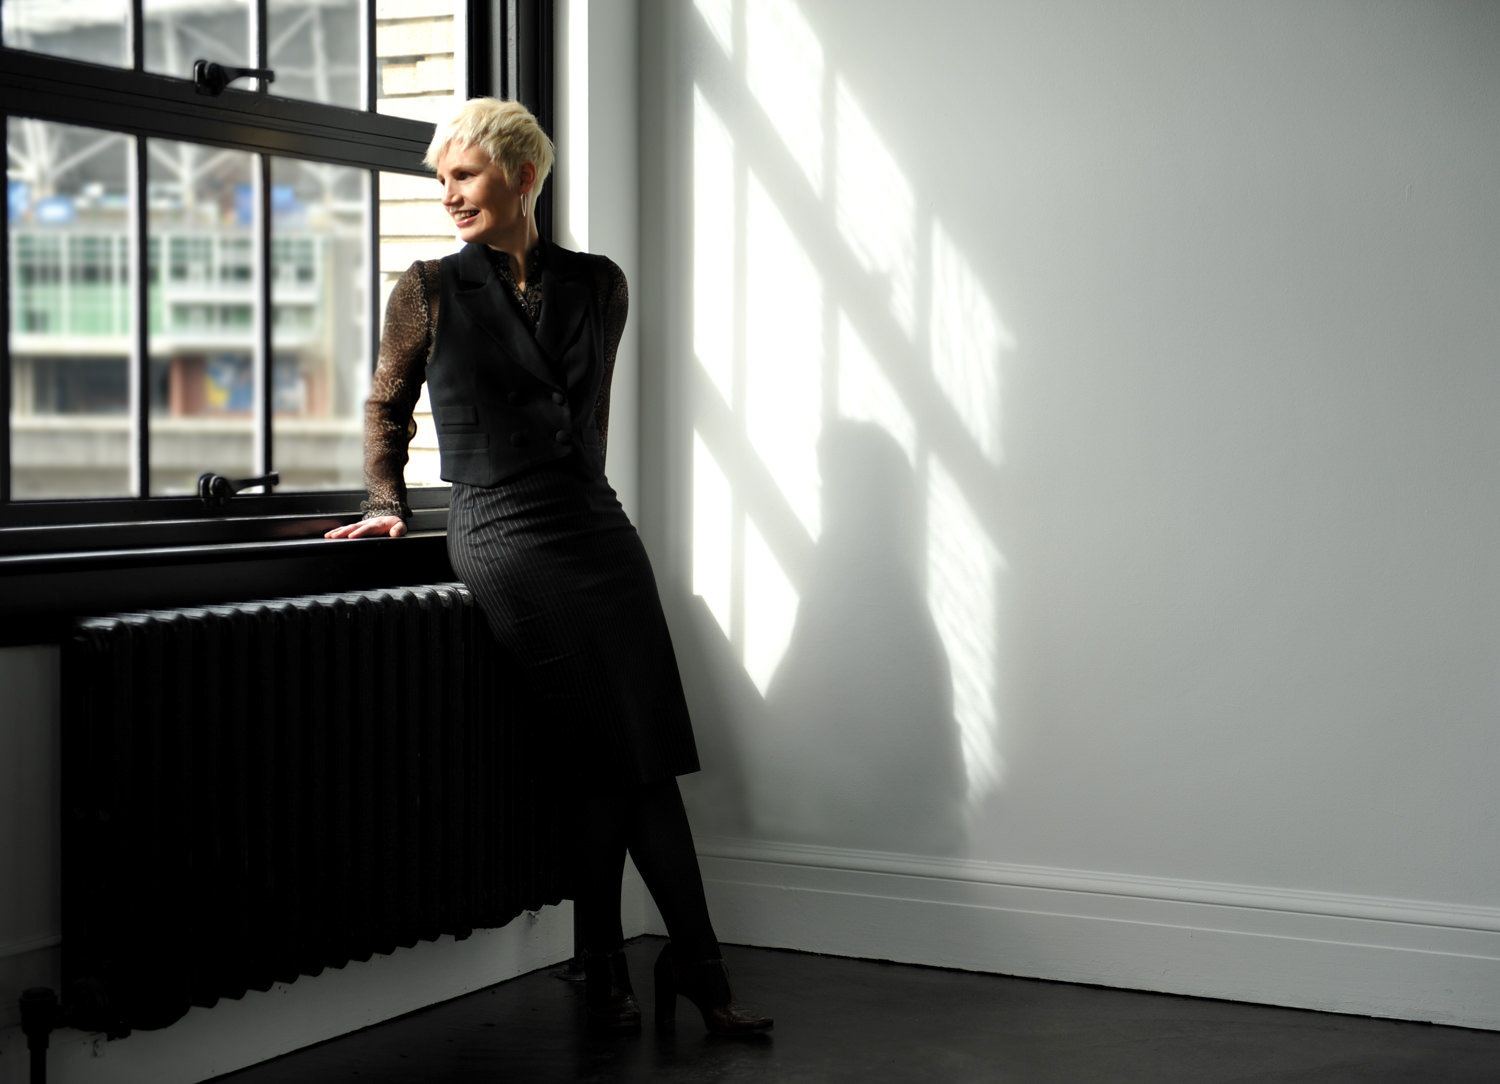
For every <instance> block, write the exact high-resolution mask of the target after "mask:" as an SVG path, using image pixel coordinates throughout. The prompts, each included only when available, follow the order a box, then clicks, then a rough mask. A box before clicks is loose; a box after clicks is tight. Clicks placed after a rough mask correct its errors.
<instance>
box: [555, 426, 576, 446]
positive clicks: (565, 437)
mask: <svg viewBox="0 0 1500 1084" xmlns="http://www.w3.org/2000/svg"><path fill="white" fill-rule="evenodd" d="M572 439H573V438H572V437H571V436H570V435H569V434H568V431H567V430H566V429H559V430H558V431H557V443H559V444H567V443H568V442H569V441H570V440H572Z"/></svg>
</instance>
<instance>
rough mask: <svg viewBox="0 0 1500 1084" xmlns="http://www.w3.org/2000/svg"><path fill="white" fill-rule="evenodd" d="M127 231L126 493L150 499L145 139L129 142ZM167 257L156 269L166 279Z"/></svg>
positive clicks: (148, 236) (148, 226) (148, 230)
mask: <svg viewBox="0 0 1500 1084" xmlns="http://www.w3.org/2000/svg"><path fill="white" fill-rule="evenodd" d="M131 148H132V152H133V153H132V155H131V170H130V178H131V192H130V229H131V234H132V235H133V237H134V239H135V244H134V246H133V249H134V256H135V259H134V261H133V267H134V273H133V274H132V275H131V278H132V280H133V289H132V290H131V300H132V301H133V302H134V305H135V328H134V331H135V334H134V335H132V336H131V344H130V446H131V448H132V450H133V451H134V453H135V456H134V459H135V462H134V464H133V469H132V471H131V486H130V492H131V493H132V494H133V495H134V496H137V497H149V496H151V208H150V204H149V201H148V198H147V186H146V168H147V167H146V137H145V136H136V137H135V139H133V140H131ZM166 256H167V254H166V253H165V252H162V253H160V254H159V256H158V257H157V261H156V265H157V268H158V270H159V271H160V272H161V274H162V276H163V278H165V276H166V267H167V259H166Z"/></svg>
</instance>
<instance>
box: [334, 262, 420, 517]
mask: <svg viewBox="0 0 1500 1084" xmlns="http://www.w3.org/2000/svg"><path fill="white" fill-rule="evenodd" d="M429 272H430V269H429V268H428V267H426V266H425V265H424V264H423V263H422V261H420V260H419V261H417V262H416V263H414V264H412V265H411V267H409V268H407V269H406V272H405V273H404V274H403V275H402V276H401V277H400V278H399V279H397V280H396V285H395V287H394V288H393V289H392V290H391V297H390V301H389V302H387V304H386V309H385V328H384V331H383V332H382V334H381V336H380V357H379V360H378V361H377V362H376V365H375V376H374V379H373V380H372V381H371V384H370V398H369V399H368V400H367V401H366V402H365V487H366V488H367V489H368V490H369V499H368V500H366V501H365V502H364V503H363V505H362V506H361V507H362V508H363V509H364V513H365V515H364V518H363V519H362V520H360V521H358V522H356V523H348V524H345V525H344V526H342V527H336V528H334V529H333V530H331V531H329V532H328V533H327V535H326V536H325V537H328V538H360V537H362V536H364V535H371V534H388V535H390V536H391V537H392V538H397V537H399V536H401V535H403V534H405V533H406V520H408V519H410V518H411V508H410V507H409V506H408V505H407V503H406V479H405V474H404V472H405V469H406V459H407V446H408V445H409V444H410V443H411V438H412V435H413V434H414V433H415V432H416V424H415V423H414V422H413V421H412V411H413V410H414V409H415V408H416V405H417V397H418V396H419V395H420V394H421V391H422V381H423V380H424V379H425V378H426V374H427V356H428V354H429V353H431V350H432V320H431V316H432V299H431V298H430V296H429V286H428V282H429Z"/></svg>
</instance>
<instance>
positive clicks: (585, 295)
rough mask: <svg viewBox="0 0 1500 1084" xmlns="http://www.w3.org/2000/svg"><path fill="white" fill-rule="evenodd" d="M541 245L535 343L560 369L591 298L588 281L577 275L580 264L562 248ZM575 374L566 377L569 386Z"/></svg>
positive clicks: (586, 312) (576, 377) (573, 380)
mask: <svg viewBox="0 0 1500 1084" xmlns="http://www.w3.org/2000/svg"><path fill="white" fill-rule="evenodd" d="M543 243H544V244H548V251H547V274H546V276H545V277H544V278H543V279H542V318H541V320H540V321H538V322H537V329H536V341H537V343H538V345H540V347H541V349H542V352H543V353H545V354H546V355H547V357H549V358H551V359H552V361H553V362H554V363H556V364H558V365H559V366H560V365H561V363H562V359H563V357H564V355H566V354H567V352H568V349H569V347H571V346H572V345H573V341H574V340H575V339H577V338H578V333H579V332H580V331H581V330H582V329H583V323H584V320H585V319H587V318H588V315H589V313H590V312H591V311H592V310H593V307H594V306H593V300H594V299H593V298H592V297H591V296H590V290H589V283H588V280H587V278H586V277H585V276H584V275H583V274H582V273H581V270H582V269H581V268H580V267H579V262H580V261H578V260H575V259H573V256H572V253H570V252H568V251H567V250H566V249H561V248H558V247H557V246H556V245H552V244H550V243H548V242H543ZM586 361H587V359H585V362H586ZM578 375H579V374H576V373H571V372H570V373H568V374H567V377H568V384H569V385H570V386H571V385H572V384H573V383H574V382H575V381H576V380H577V379H578Z"/></svg>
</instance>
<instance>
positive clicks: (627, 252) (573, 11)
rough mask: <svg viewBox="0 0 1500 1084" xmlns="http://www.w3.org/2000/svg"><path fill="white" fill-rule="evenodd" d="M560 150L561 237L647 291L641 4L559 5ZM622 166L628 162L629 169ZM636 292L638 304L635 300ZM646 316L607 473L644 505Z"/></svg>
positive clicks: (619, 389)
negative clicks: (639, 97)
mask: <svg viewBox="0 0 1500 1084" xmlns="http://www.w3.org/2000/svg"><path fill="white" fill-rule="evenodd" d="M554 11H555V18H556V27H555V33H554V36H555V39H556V42H557V101H556V114H557V121H556V128H557V131H555V132H553V133H552V135H553V139H554V141H555V142H556V144H557V148H558V170H559V172H558V178H557V191H556V193H555V194H554V200H553V206H554V208H555V210H556V217H555V220H554V221H555V233H556V237H555V240H556V241H557V242H558V243H559V244H561V245H563V246H564V247H566V248H571V249H574V250H576V251H580V252H597V253H602V254H603V255H606V256H608V257H609V258H610V259H612V260H614V261H615V263H617V264H619V266H620V269H621V270H622V271H624V272H625V277H626V279H627V280H628V281H629V283H630V286H631V289H632V293H634V291H636V290H637V289H639V287H640V282H639V278H640V275H639V254H638V251H639V231H638V229H637V225H638V216H637V213H636V202H637V198H638V193H637V190H636V170H635V156H636V150H635V146H636V140H637V133H636V81H637V75H636V22H637V17H636V9H635V4H634V3H618V2H616V3H605V4H599V3H595V4H590V3H588V2H587V0H560V2H559V3H558V4H557V5H556V6H555V8H554ZM621 163H625V166H624V167H623V168H622V165H621ZM634 300H635V299H634V297H632V301H634ZM639 325H640V320H639V317H638V316H637V315H636V314H635V312H632V313H631V316H630V319H629V320H627V321H626V324H625V336H624V338H623V339H622V340H621V342H620V349H619V353H618V354H617V355H616V358H615V375H614V383H613V386H612V389H611V393H610V415H609V456H608V462H607V464H606V470H607V473H608V475H609V480H610V482H611V484H613V485H614V487H615V490H616V492H618V493H619V495H620V503H621V504H622V505H624V507H625V510H626V511H627V512H628V513H630V514H631V516H632V517H634V516H635V515H636V514H637V511H638V508H639V498H638V495H637V485H638V478H637V475H638V471H639V464H638V448H639V417H640V361H639V356H638V352H637V342H638V333H639Z"/></svg>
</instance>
